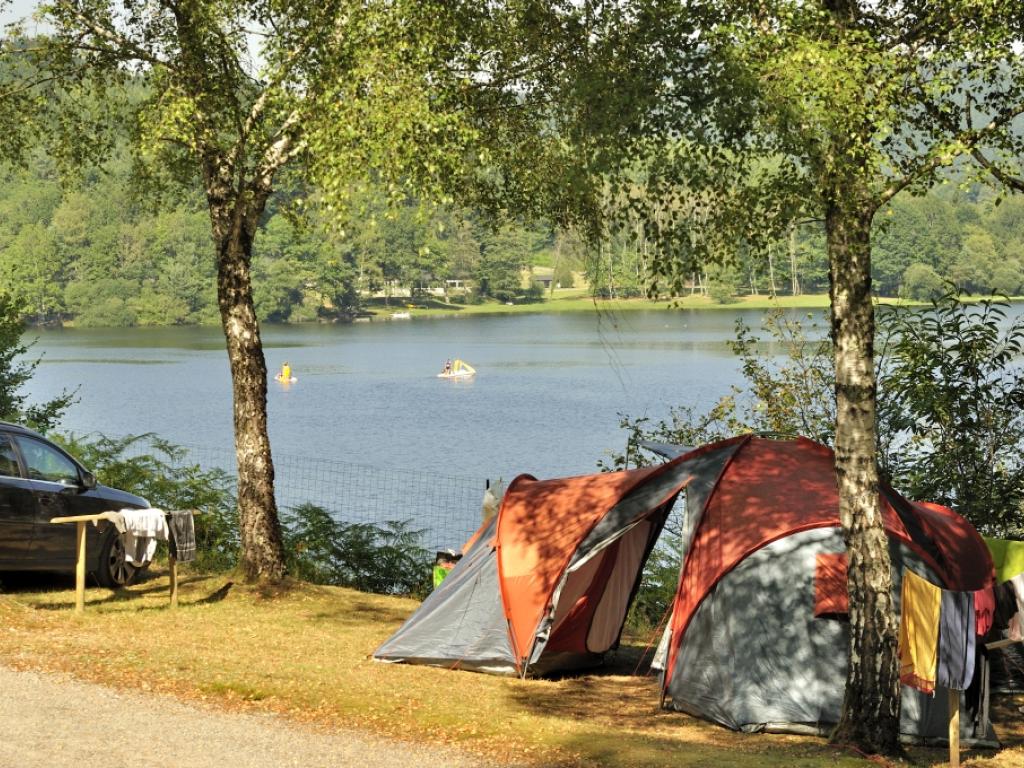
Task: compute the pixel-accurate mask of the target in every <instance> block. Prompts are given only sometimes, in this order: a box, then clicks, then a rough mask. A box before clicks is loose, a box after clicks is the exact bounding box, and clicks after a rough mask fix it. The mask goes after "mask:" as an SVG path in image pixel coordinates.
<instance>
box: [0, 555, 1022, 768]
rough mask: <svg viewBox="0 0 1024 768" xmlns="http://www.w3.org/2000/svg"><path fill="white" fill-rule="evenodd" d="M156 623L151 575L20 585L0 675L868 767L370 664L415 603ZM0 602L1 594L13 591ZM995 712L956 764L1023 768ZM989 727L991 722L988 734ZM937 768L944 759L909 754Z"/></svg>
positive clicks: (294, 598)
mask: <svg viewBox="0 0 1024 768" xmlns="http://www.w3.org/2000/svg"><path fill="white" fill-rule="evenodd" d="M183 582H184V583H183V585H182V588H181V606H180V607H179V609H178V610H177V611H171V610H169V609H168V607H167V580H166V578H165V576H163V575H161V574H154V576H153V577H152V578H150V579H148V580H147V581H145V582H144V583H142V584H139V585H137V586H134V587H132V588H130V589H128V590H126V591H125V592H123V593H119V594H112V593H110V592H107V591H105V590H98V589H96V590H89V591H88V592H87V594H86V601H87V605H86V612H85V614H84V615H82V616H76V615H75V614H74V613H73V612H72V610H71V609H72V606H73V604H74V591H73V588H72V585H71V583H70V582H69V581H68V580H61V581H60V582H57V583H54V582H52V581H51V582H49V583H43V584H39V583H38V581H35V580H34V581H29V582H28V583H23V584H16V585H14V586H15V591H14V592H13V593H12V592H8V593H6V594H3V595H0V627H2V630H0V663H3V664H5V665H8V666H13V667H16V668H25V669H41V670H59V671H64V672H67V673H70V674H72V675H74V676H75V677H78V678H81V679H85V680H92V681H96V682H100V683H104V684H106V685H111V686H115V687H116V686H124V687H127V688H132V689H137V688H138V687H139V681H144V685H145V686H146V687H148V688H149V689H151V690H153V691H156V692H161V693H167V694H171V695H173V696H176V697H178V698H181V699H184V700H201V701H204V702H206V703H212V704H216V705H219V706H221V707H224V708H226V709H238V710H246V711H261V712H276V713H280V714H283V715H285V716H287V717H290V718H293V719H295V720H298V721H301V722H306V723H310V724H313V725H317V726H325V727H346V728H358V729H362V730H366V731H371V732H374V733H376V734H380V735H384V736H391V737H396V738H403V739H410V740H414V741H416V742H421V743H431V744H436V745H457V746H458V747H460V748H461V749H463V750H466V751H468V752H470V753H474V754H478V755H480V756H486V757H490V758H496V759H499V760H503V761H513V760H514V761H517V762H521V763H526V764H529V765H538V766H563V765H564V766H570V765H571V766H609V767H610V768H628V767H632V766H651V767H652V768H657V767H659V766H665V767H666V768H667V767H668V766H672V767H673V768H679V767H685V766H709V765H716V766H718V765H721V766H735V767H736V768H748V767H749V768H754V767H755V766H757V767H758V768H783V766H786V767H787V768H789V767H792V766H806V767H807V768H810V766H822V765H828V766H837V767H839V768H844V767H846V766H851V767H852V766H861V765H870V764H872V763H869V762H868V761H866V760H864V759H862V758H860V757H858V756H857V755H855V754H853V753H850V752H848V751H844V750H840V749H837V748H834V747H831V746H829V745H828V744H826V743H825V742H824V741H823V740H821V739H814V738H805V737H796V736H778V735H771V736H769V735H752V734H739V733H733V732H731V731H728V730H726V729H724V728H720V727H718V726H714V725H711V724H710V723H706V722H704V721H701V720H697V719H694V718H691V717H688V716H686V715H682V714H679V713H671V712H665V711H662V710H660V709H659V708H658V693H657V682H656V681H655V679H654V678H651V677H642V676H633V675H631V674H629V673H630V672H631V671H632V669H633V665H634V661H635V658H636V655H635V653H634V654H633V655H630V654H629V653H625V654H623V656H624V658H622V659H620V667H619V668H618V669H617V670H616V669H613V670H612V672H611V673H610V674H609V673H602V674H591V675H584V676H580V677H571V678H566V679H562V680H529V681H521V680H516V679H506V678H496V677H491V676H487V675H481V674H473V673H469V672H452V671H448V670H444V669H433V668H428V667H416V666H406V665H388V664H379V663H375V662H373V661H372V660H371V659H370V658H369V656H370V654H371V653H372V652H373V650H374V649H375V648H376V647H377V646H378V645H379V644H380V643H381V642H382V641H383V640H384V639H386V638H387V637H388V636H389V634H390V633H391V632H393V631H394V630H395V629H396V628H397V627H398V626H399V625H400V624H401V623H402V621H404V619H405V618H406V617H407V616H408V615H409V613H411V611H412V610H413V609H414V608H415V606H416V603H415V601H413V600H409V599H403V598H394V597H383V596H379V595H369V594H363V593H359V592H355V591H353V590H348V589H342V588H335V587H317V586H311V585H306V584H296V585H293V586H292V587H290V588H288V589H285V590H282V591H278V592H275V593H273V594H271V593H267V592H265V591H262V590H260V589H257V588H253V587H249V586H243V585H239V584H233V583H232V582H230V581H228V580H227V578H226V577H224V576H200V575H186V576H185V578H184V579H183ZM6 586H8V587H10V584H7V585H6ZM1021 704H1024V699H1022V698H1021V697H1018V698H1017V700H1016V701H1009V700H1004V701H1002V703H1001V705H1000V706H1001V707H1002V709H1001V710H997V712H996V714H995V715H994V717H995V718H996V721H997V723H996V724H997V728H998V729H999V731H1000V734H1001V735H1002V736H1003V738H1004V739H1006V740H1008V741H1009V743H1010V746H1009V747H1007V748H1005V749H1003V750H1002V751H1000V752H998V753H992V752H978V753H965V756H966V757H968V759H967V760H966V761H965V765H969V766H976V767H977V768H982V767H984V768H1011V766H1014V767H1015V768H1019V766H1021V765H1022V764H1024V726H1022V724H1021V718H1020V715H1019V714H1017V715H1015V716H1014V715H1011V714H1010V712H1011V710H1015V709H1016V707H1017V706H1020V705H1021ZM1000 716H1001V718H1002V719H1000ZM912 758H913V761H914V764H916V765H922V766H931V765H935V766H938V765H941V764H943V760H944V759H945V753H944V752H943V751H942V750H923V749H921V750H914V751H913V752H912Z"/></svg>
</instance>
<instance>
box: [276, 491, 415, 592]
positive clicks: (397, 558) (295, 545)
mask: <svg viewBox="0 0 1024 768" xmlns="http://www.w3.org/2000/svg"><path fill="white" fill-rule="evenodd" d="M281 522H282V529H283V534H284V542H285V556H286V558H287V562H288V570H289V572H290V573H291V574H292V575H293V576H295V577H297V578H300V579H304V580H306V581H311V582H313V583H315V584H334V585H337V586H344V587H353V588H355V589H359V590H362V591H364V592H378V593H381V594H389V595H410V594H411V595H417V596H424V595H426V594H427V592H429V591H430V586H431V564H432V563H431V559H430V557H429V553H428V552H427V550H425V549H424V548H423V547H422V545H421V544H420V537H421V536H422V531H416V530H412V529H410V528H409V523H408V522H407V521H397V520H388V521H385V522H382V523H379V524H377V523H346V522H342V521H341V520H337V519H335V517H334V516H332V515H331V513H330V512H328V511H327V510H326V509H324V508H323V507H320V506H317V505H315V504H309V503H307V504H301V505H299V506H297V507H295V508H294V509H291V510H287V511H285V512H284V513H283V514H282V520H281Z"/></svg>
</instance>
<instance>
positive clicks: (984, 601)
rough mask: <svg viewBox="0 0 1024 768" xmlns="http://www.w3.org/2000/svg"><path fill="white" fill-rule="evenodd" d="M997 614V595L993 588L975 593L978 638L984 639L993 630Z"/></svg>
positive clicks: (975, 619)
mask: <svg viewBox="0 0 1024 768" xmlns="http://www.w3.org/2000/svg"><path fill="white" fill-rule="evenodd" d="M995 612H996V593H995V591H994V589H993V588H992V587H985V588H984V589H979V590H978V591H977V592H975V593H974V632H975V634H976V635H977V636H978V637H984V636H985V635H987V634H988V632H989V630H990V629H992V621H993V619H994V618H995Z"/></svg>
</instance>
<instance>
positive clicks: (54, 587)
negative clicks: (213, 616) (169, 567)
mask: <svg viewBox="0 0 1024 768" xmlns="http://www.w3.org/2000/svg"><path fill="white" fill-rule="evenodd" d="M154 577H155V575H154ZM212 578H214V577H213V576H212V575H209V574H196V575H194V576H186V577H183V578H180V579H179V580H178V584H179V586H181V587H185V586H189V585H196V584H202V583H204V582H206V581H209V580H210V579H212ZM146 581H147V582H152V581H153V579H152V578H150V579H147V580H146ZM4 584H5V586H7V582H6V581H5V582H4ZM232 585H233V582H230V581H229V582H227V583H226V584H224V585H222V586H221V587H219V588H218V589H217V590H215V591H214V592H212V593H211V594H210V595H208V596H206V597H204V598H200V599H198V600H188V601H182V602H181V603H180V605H182V606H185V605H191V604H203V603H212V602H219V601H220V600H223V599H224V598H225V597H226V596H227V594H228V591H229V590H230V589H231V587H232ZM74 588H75V585H74V579H71V580H70V583H68V580H67V579H65V578H64V577H63V575H61V574H57V575H56V576H51V575H49V574H47V575H46V576H41V577H39V578H32V579H26V580H25V581H24V582H21V583H20V584H19V588H18V589H17V590H16V591H15V590H12V589H5V591H6V592H7V593H9V594H17V593H22V594H43V593H53V592H65V591H73V590H74ZM148 595H166V596H167V597H168V601H169V599H170V589H169V586H168V585H167V584H166V583H163V584H157V583H151V584H150V586H142V585H139V584H136V585H134V586H132V587H129V588H127V589H118V590H112V591H110V592H109V593H107V595H106V596H104V597H100V598H90V599H87V600H86V602H85V605H86V609H89V608H90V607H98V606H102V605H114V604H118V603H130V602H134V601H137V600H139V599H140V598H143V597H146V596H148ZM168 606H169V602H168ZM168 606H165V605H139V606H138V610H140V611H160V610H165V609H166V608H167V607H168ZM30 607H31V608H32V609H33V610H37V611H68V610H72V609H74V607H75V601H74V599H73V598H72V599H71V600H67V601H63V600H62V601H59V602H53V603H43V604H30Z"/></svg>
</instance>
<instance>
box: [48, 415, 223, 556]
mask: <svg viewBox="0 0 1024 768" xmlns="http://www.w3.org/2000/svg"><path fill="white" fill-rule="evenodd" d="M53 437H54V440H56V441H57V442H59V443H61V444H63V445H64V447H65V448H67V449H68V451H69V452H70V453H72V454H74V455H75V456H77V457H78V458H79V460H80V461H81V462H82V463H83V464H84V465H85V466H86V467H89V468H90V469H91V470H92V472H93V473H94V474H95V475H96V478H97V479H98V480H99V481H100V482H101V483H103V484H104V485H108V486H111V487H114V488H120V489H121V490H124V491H128V492H129V493H135V494H137V495H139V496H142V497H144V498H145V499H147V500H148V501H149V503H150V504H151V505H153V506H154V507H159V508H161V509H196V510H199V512H200V513H201V514H198V515H196V517H195V526H196V566H197V567H200V568H206V569H209V570H226V569H229V568H231V567H233V566H234V565H235V562H236V561H237V558H238V512H237V509H236V506H235V497H234V490H233V489H234V482H233V479H232V478H231V476H230V475H228V473H226V472H224V471H223V470H220V469H203V468H202V467H200V466H199V465H198V464H195V463H191V462H189V461H188V451H187V450H186V449H184V448H182V447H180V446H176V445H173V444H172V443H169V442H167V441H166V440H162V439H160V438H158V437H156V436H155V435H152V434H145V435H130V436H128V437H122V438H111V437H104V436H102V435H101V436H99V437H91V436H75V435H56V436H53Z"/></svg>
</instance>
